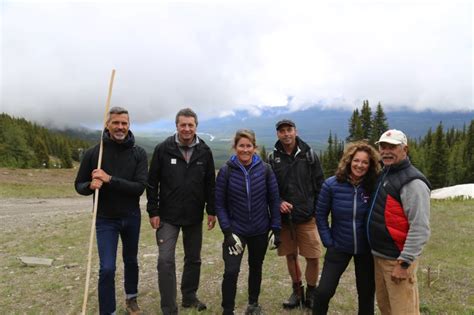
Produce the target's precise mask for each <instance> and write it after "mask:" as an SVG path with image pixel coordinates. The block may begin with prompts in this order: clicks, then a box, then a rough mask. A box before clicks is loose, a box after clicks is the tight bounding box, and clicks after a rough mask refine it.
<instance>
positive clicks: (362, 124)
mask: <svg viewBox="0 0 474 315" xmlns="http://www.w3.org/2000/svg"><path fill="white" fill-rule="evenodd" d="M390 128H391V127H390V126H389V125H388V122H387V117H386V115H385V112H384V110H383V107H382V105H381V104H380V103H378V104H377V107H376V109H375V111H374V112H373V111H372V109H371V108H370V105H369V101H367V100H366V101H364V102H363V104H362V108H361V109H360V110H359V108H357V109H355V110H354V111H353V112H352V115H351V117H350V118H349V122H348V136H347V138H346V139H338V137H337V134H335V133H332V132H331V131H330V132H329V137H328V140H327V149H326V151H324V152H320V159H321V164H322V166H323V170H324V174H325V176H326V177H329V176H332V175H334V173H335V171H336V169H337V165H338V163H339V159H340V158H341V157H342V153H343V151H344V145H345V144H346V143H348V142H352V141H358V140H364V141H367V142H369V143H370V144H371V145H373V146H374V147H376V146H375V142H376V141H377V140H378V139H379V137H380V135H381V134H382V133H383V132H384V131H386V130H387V129H390ZM402 131H403V130H402ZM408 155H409V157H410V160H411V162H412V163H413V164H414V165H415V166H416V167H417V168H418V169H419V170H420V171H421V172H423V173H424V174H425V175H426V176H427V177H428V179H429V180H430V182H431V185H432V186H433V189H436V188H441V187H446V186H453V185H458V184H465V183H474V119H473V120H471V122H470V124H469V126H466V125H465V126H464V127H463V128H462V129H461V130H459V129H455V128H453V127H451V128H446V126H443V123H442V122H439V124H438V126H437V128H436V130H432V129H429V130H428V131H427V133H426V135H425V136H423V137H420V138H418V139H410V138H409V139H408Z"/></svg>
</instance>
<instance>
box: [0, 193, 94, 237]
mask: <svg viewBox="0 0 474 315" xmlns="http://www.w3.org/2000/svg"><path fill="white" fill-rule="evenodd" d="M87 209H90V211H92V201H91V198H83V197H77V198H57V199H56V198H55V199H17V198H13V199H1V203H0V229H1V230H2V231H4V232H9V231H12V230H16V229H18V228H22V227H24V225H25V224H28V223H31V222H34V223H35V225H38V224H44V223H52V221H54V220H55V218H56V219H59V218H60V216H63V215H64V214H79V213H84V212H87V211H88V210H87ZM25 217H29V219H25Z"/></svg>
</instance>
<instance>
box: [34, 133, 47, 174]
mask: <svg viewBox="0 0 474 315" xmlns="http://www.w3.org/2000/svg"><path fill="white" fill-rule="evenodd" d="M33 150H34V152H35V156H36V160H37V166H39V167H45V168H49V155H48V149H47V148H46V145H45V144H44V141H43V140H42V139H41V138H39V137H36V138H35V140H34V143H33Z"/></svg>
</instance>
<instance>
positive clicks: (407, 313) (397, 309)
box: [374, 256, 420, 315]
mask: <svg viewBox="0 0 474 315" xmlns="http://www.w3.org/2000/svg"><path fill="white" fill-rule="evenodd" d="M397 264H398V263H397V261H396V260H388V259H384V258H380V257H376V256H374V271H375V290H376V291H375V296H376V297H377V304H378V307H379V309H380V312H381V313H382V315H411V314H414V315H417V314H420V301H419V296H418V282H417V279H416V271H417V269H418V261H417V260H415V261H414V262H413V263H412V264H411V266H410V267H409V268H408V273H409V275H410V276H409V278H408V279H406V280H403V281H401V282H400V283H398V284H396V283H395V282H393V281H392V279H391V275H392V270H393V268H394V267H395V266H396V265H397Z"/></svg>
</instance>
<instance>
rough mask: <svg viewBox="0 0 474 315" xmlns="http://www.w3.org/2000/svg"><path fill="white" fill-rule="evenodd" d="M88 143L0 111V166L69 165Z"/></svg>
mask: <svg viewBox="0 0 474 315" xmlns="http://www.w3.org/2000/svg"><path fill="white" fill-rule="evenodd" d="M90 146H91V143H89V142H87V141H84V140H80V139H74V138H71V137H68V136H66V135H64V134H61V133H60V132H53V131H50V130H48V129H46V128H45V127H42V126H39V125H37V124H35V123H31V122H29V121H27V120H25V119H24V118H15V117H12V116H9V115H8V114H5V113H2V114H0V167H12V168H72V167H73V161H79V160H80V157H81V154H82V152H83V150H84V149H86V148H88V147H90Z"/></svg>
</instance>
